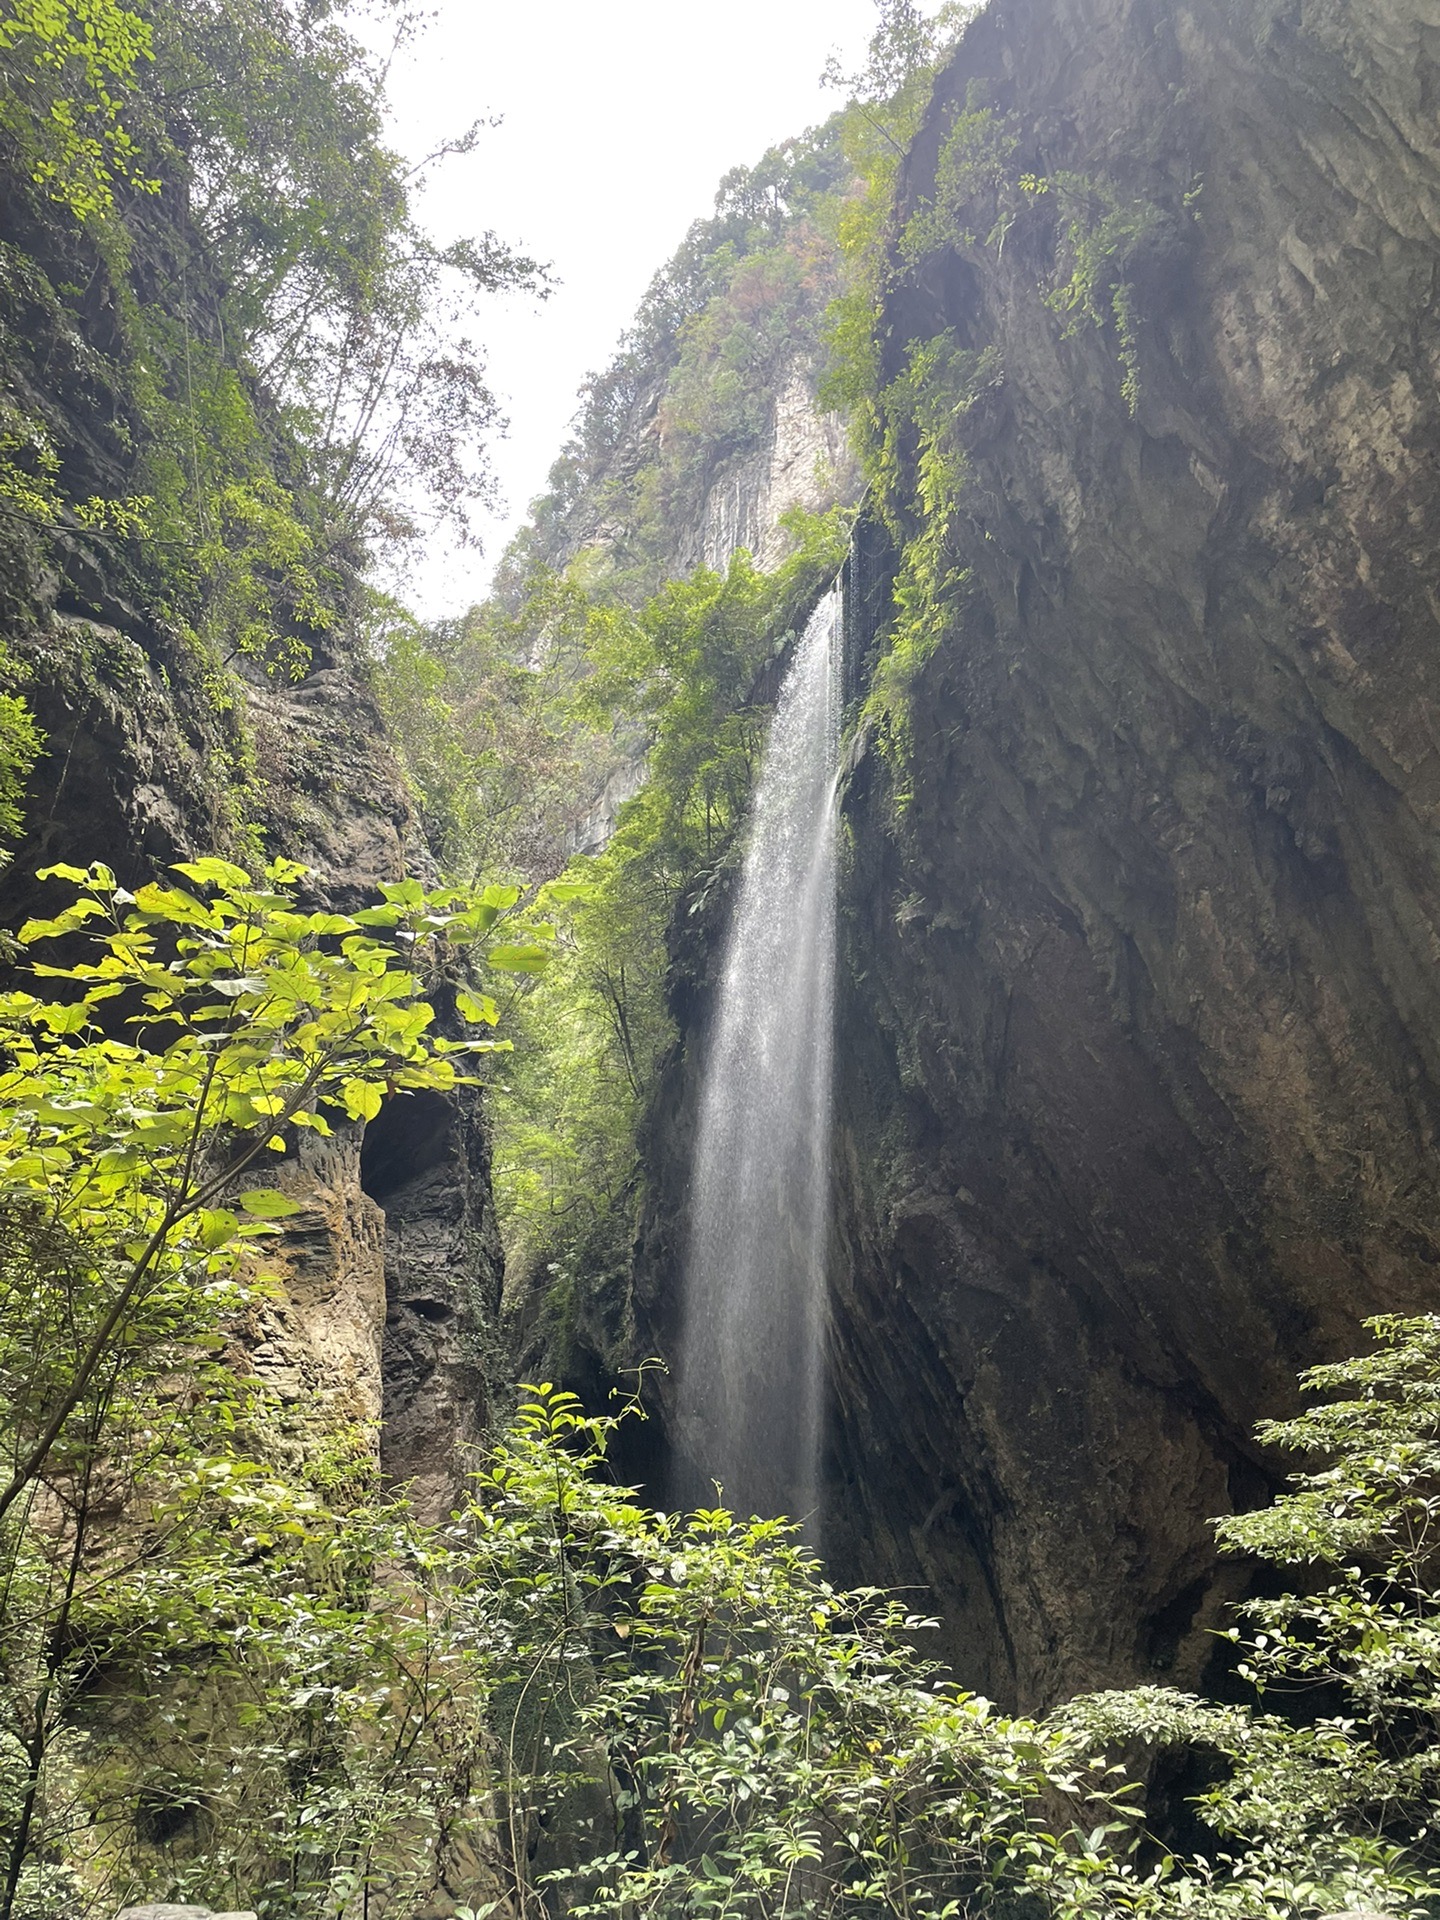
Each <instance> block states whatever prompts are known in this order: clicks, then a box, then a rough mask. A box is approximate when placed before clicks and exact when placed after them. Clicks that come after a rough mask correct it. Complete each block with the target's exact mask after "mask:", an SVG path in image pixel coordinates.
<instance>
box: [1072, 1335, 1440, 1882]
mask: <svg viewBox="0 0 1440 1920" xmlns="http://www.w3.org/2000/svg"><path fill="white" fill-rule="evenodd" d="M1367 1324H1368V1328H1369V1331H1370V1332H1371V1334H1372V1335H1373V1336H1374V1338H1375V1341H1376V1348H1375V1351H1373V1352H1371V1353H1369V1354H1365V1355H1362V1356H1360V1357H1358V1358H1356V1359H1351V1360H1343V1361H1340V1362H1337V1363H1335V1364H1333V1365H1328V1366H1321V1367H1312V1368H1310V1369H1309V1370H1308V1371H1307V1372H1306V1373H1305V1374H1303V1375H1302V1376H1301V1378H1302V1383H1303V1385H1304V1386H1305V1387H1306V1388H1308V1389H1309V1390H1310V1391H1311V1392H1314V1393H1321V1394H1324V1395H1326V1396H1327V1398H1326V1399H1325V1400H1324V1401H1323V1402H1322V1403H1321V1404H1319V1405H1317V1406H1314V1407H1311V1408H1310V1409H1308V1410H1307V1411H1306V1412H1304V1413H1302V1414H1300V1415H1299V1416H1297V1417H1296V1418H1295V1419H1293V1420H1271V1421H1266V1422H1264V1423H1262V1425H1261V1426H1260V1427H1259V1428H1258V1429H1257V1431H1258V1435H1259V1438H1260V1439H1261V1440H1262V1441H1263V1442H1264V1443H1266V1444H1267V1445H1271V1446H1276V1447H1283V1448H1285V1449H1287V1450H1289V1451H1291V1452H1293V1453H1295V1454H1298V1455H1299V1456H1300V1458H1301V1459H1302V1460H1303V1461H1305V1462H1306V1463H1307V1465H1306V1466H1305V1467H1304V1468H1302V1470H1301V1471H1299V1472H1297V1473H1296V1474H1295V1475H1294V1476H1293V1477H1292V1482H1291V1491H1289V1492H1288V1493H1285V1494H1282V1495H1281V1496H1280V1497H1279V1499H1277V1500H1276V1501H1275V1502H1274V1503H1273V1504H1272V1505H1270V1506H1267V1507H1263V1508H1261V1509H1259V1510H1258V1511H1256V1512H1254V1513H1245V1514H1236V1515H1231V1516H1229V1517H1227V1518H1226V1519H1224V1520H1222V1521H1220V1522H1219V1523H1218V1532H1219V1536H1220V1540H1221V1543H1222V1545H1224V1546H1225V1547H1226V1548H1228V1549H1229V1550H1230V1551H1232V1552H1236V1553H1243V1554H1246V1555H1248V1556H1254V1557H1255V1558H1257V1559H1258V1560H1260V1561H1261V1562H1264V1563H1268V1564H1269V1565H1271V1566H1273V1567H1276V1568H1279V1569H1281V1570H1283V1574H1284V1577H1285V1582H1286V1586H1287V1589H1288V1590H1287V1591H1285V1592H1283V1593H1282V1594H1281V1595H1280V1596H1279V1597H1277V1598H1261V1599H1254V1600H1251V1601H1248V1602H1247V1603H1246V1604H1245V1605H1243V1606H1242V1607H1241V1608H1240V1610H1239V1619H1238V1621H1237V1623H1236V1624H1235V1625H1233V1626H1231V1627H1229V1628H1228V1629H1227V1630H1226V1637H1227V1638H1228V1639H1229V1641H1230V1642H1231V1644H1232V1645H1233V1647H1234V1648H1235V1650H1236V1653H1237V1655H1238V1673H1239V1675H1240V1677H1241V1678H1242V1679H1245V1680H1247V1681H1249V1682H1250V1683H1251V1685H1253V1686H1254V1688H1255V1689H1256V1691H1257V1694H1258V1697H1259V1701H1260V1707H1261V1709H1269V1710H1256V1711H1252V1710H1250V1709H1248V1708H1245V1707H1239V1706H1236V1707H1222V1706H1216V1705H1214V1704H1212V1703H1209V1702H1207V1701H1203V1700H1198V1699H1196V1698H1194V1697H1193V1696H1190V1695H1186V1694H1180V1693H1175V1692H1172V1691H1169V1690H1167V1689H1163V1688H1139V1689H1136V1690H1134V1691H1132V1692H1129V1693H1113V1694H1102V1695H1099V1696H1096V1697H1095V1698H1093V1699H1090V1700H1082V1701H1079V1702H1076V1703H1074V1705H1073V1706H1072V1707H1070V1708H1069V1709H1067V1710H1066V1712H1065V1713H1064V1715H1062V1719H1063V1720H1064V1721H1065V1723H1066V1724H1069V1725H1073V1726H1076V1727H1079V1728H1082V1729H1087V1730H1088V1731H1089V1732H1091V1733H1092V1734H1094V1735H1098V1736H1101V1737H1104V1738H1106V1739H1110V1740H1123V1741H1126V1742H1128V1743H1137V1742H1138V1743H1142V1744H1143V1745H1146V1746H1149V1747H1151V1748H1152V1749H1162V1750H1163V1749H1166V1748H1170V1749H1179V1750H1185V1749H1187V1748H1188V1749H1190V1750H1192V1751H1198V1752H1200V1753H1201V1754H1203V1755H1205V1756H1207V1757H1208V1758H1209V1760H1210V1761H1211V1763H1212V1765H1213V1766H1215V1767H1217V1768H1218V1770H1219V1771H1220V1773H1221V1775H1222V1777H1221V1780H1220V1782H1219V1784H1217V1785H1215V1786H1214V1787H1212V1788H1210V1789H1209V1790H1207V1791H1206V1792H1204V1793H1202V1794H1201V1795H1200V1797H1199V1799H1198V1800H1197V1802H1196V1805H1197V1808H1198V1810H1199V1812H1200V1813H1201V1815H1202V1817H1203V1818H1204V1820H1205V1821H1206V1822H1207V1823H1208V1825H1209V1826H1210V1827H1211V1828H1212V1829H1213V1830H1214V1832H1215V1834H1216V1837H1217V1846H1218V1849H1219V1851H1218V1852H1217V1855H1216V1859H1215V1861H1214V1863H1213V1866H1209V1867H1207V1869H1206V1874H1207V1876H1208V1878H1209V1880H1210V1881H1211V1883H1212V1894H1213V1897H1214V1899H1215V1900H1216V1902H1217V1904H1220V1905H1222V1906H1226V1905H1228V1906H1229V1907H1230V1908H1231V1910H1239V1911H1245V1912H1259V1911H1270V1912H1288V1913H1325V1912H1335V1911H1338V1910H1340V1909H1341V1908H1346V1907H1362V1906H1363V1907H1374V1908H1379V1909H1380V1910H1382V1911H1386V1912H1389V1911H1404V1910H1416V1909H1418V1908H1419V1907H1421V1906H1424V1907H1425V1909H1426V1910H1430V1908H1431V1907H1432V1906H1433V1902H1434V1901H1435V1899H1436V1898H1437V1897H1440V1849H1437V1846H1436V1836H1435V1832H1434V1807H1435V1801H1436V1794H1437V1789H1440V1740H1437V1733H1440V1551H1437V1550H1440V1317H1437V1316H1435V1315H1428V1314H1427V1315H1423V1316H1420V1317H1417V1318H1412V1319H1404V1318H1401V1317H1399V1316H1395V1315H1386V1316H1382V1317H1381V1318H1379V1319H1375V1320H1372V1321H1370V1322H1368V1323H1367ZM1174 1867H1175V1870H1176V1871H1177V1872H1182V1873H1184V1872H1187V1871H1188V1872H1189V1873H1190V1874H1191V1875H1192V1876H1193V1875H1194V1873H1195V1869H1194V1867H1193V1866H1189V1865H1188V1863H1179V1862H1177V1863H1174ZM1227 1882H1228V1888H1229V1890H1228V1893H1227V1891H1226V1884H1227Z"/></svg>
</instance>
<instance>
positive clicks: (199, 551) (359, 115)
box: [0, 0, 543, 708]
mask: <svg viewBox="0 0 1440 1920" xmlns="http://www.w3.org/2000/svg"><path fill="white" fill-rule="evenodd" d="M344 13H345V9H344V8H343V6H342V7H332V6H329V5H324V6H312V5H310V4H308V0H145V4H143V5H141V6H138V7H137V8H136V9H135V10H127V9H125V8H124V7H121V6H119V5H118V4H115V0H16V4H14V5H13V6H12V7H11V8H10V9H9V11H8V14H7V17H6V18H5V19H3V20H0V77H3V79H4V80H5V81H6V82H7V83H8V84H7V85H6V86H5V87H4V88H3V89H0V91H3V93H4V102H3V106H0V164H3V165H4V166H5V168H6V175H7V190H14V191H16V193H17V194H18V196H20V197H22V198H28V199H29V200H30V201H31V202H32V205H31V207H30V209H29V213H28V214H27V220H26V223H25V225H24V227H23V230H24V231H25V232H26V233H27V236H28V237H27V239H26V242H25V244H26V247H27V249H29V254H28V256H27V255H21V254H19V253H18V251H17V250H16V249H15V248H14V247H13V246H7V247H6V248H5V250H4V259H3V262H0V268H3V270H0V354H3V358H4V361H5V363H6V367H7V382H6V384H7V387H8V390H9V392H10V394H11V395H12V396H13V397H12V398H10V399H6V400H4V401H3V402H0V515H3V517H4V519H5V521H6V522H7V525H8V528H9V530H10V531H11V532H12V533H13V534H14V535H15V541H14V545H15V548H16V549H17V550H19V549H21V548H22V547H23V548H25V549H26V550H27V551H28V552H29V554H30V570H31V573H32V575H35V574H37V573H38V572H39V571H40V569H41V567H42V565H43V561H42V560H41V559H40V557H39V556H41V555H43V554H44V553H45V552H46V550H47V548H48V551H49V553H50V554H51V555H52V556H54V558H55V559H56V560H58V562H59V564H60V565H61V566H62V567H63V566H67V565H71V564H73V556H75V555H76V554H77V552H78V553H79V554H81V555H83V556H84V561H83V563H82V564H83V565H84V567H85V569H86V573H87V577H91V570H92V569H94V568H96V567H98V568H99V570H100V571H102V572H103V574H104V575H105V577H106V581H107V585H108V586H110V587H111V589H112V590H114V589H115V588H117V587H118V588H119V589H121V590H123V591H124V593H125V594H126V596H127V597H128V598H129V599H130V600H131V601H132V603H134V604H137V605H139V606H141V607H143V608H144V610H145V611H146V613H147V614H148V616H149V617H150V619H151V620H152V622H154V623H155V624H157V625H162V626H163V627H165V628H168V629H171V630H173V631H175V632H178V633H179V634H180V635H182V636H183V637H185V638H186V639H188V640H189V641H190V643H191V645H192V647H193V649H194V653H195V660H196V672H197V675H199V676H201V677H203V678H205V679H207V680H208V682H209V684H210V685H211V687H212V688H213V690H214V693H215V697H216V700H217V703H218V704H219V705H220V706H221V707H222V708H224V707H227V706H233V704H234V700H233V682H232V675H231V671H230V670H231V669H232V668H234V667H235V666H236V665H237V664H240V663H244V662H246V661H249V662H253V663H259V664H260V665H262V666H263V667H264V668H265V669H266V670H267V671H269V672H272V673H274V674H277V675H281V676H285V677H292V678H293V677H298V676H299V675H301V674H303V673H304V672H305V671H306V670H307V668H308V666H309V665H310V663H311V660H312V658H313V656H314V654H315V652H316V651H317V649H319V650H322V651H323V652H324V653H325V654H328V655H332V656H333V653H334V651H335V649H336V646H337V644H343V642H342V641H341V638H340V636H341V635H342V633H343V630H344V628H345V626H346V625H347V624H348V622H349V621H350V620H351V619H352V618H353V615H354V611H355V601H356V599H357V584H356V573H357V570H358V569H359V568H360V567H361V566H362V565H363V564H364V562H365V560H366V558H367V556H368V555H369V554H370V553H373V552H374V551H375V550H376V549H378V548H380V547H386V546H393V545H394V544H395V543H397V542H403V541H405V540H407V539H409V538H411V537H412V536H413V535H415V534H416V533H417V532H418V531H419V527H420V524H421V520H422V518H423V519H424V520H425V521H426V522H427V523H433V522H434V521H435V520H437V519H447V520H449V521H450V522H451V523H452V524H454V525H456V526H458V527H460V528H461V529H462V530H463V529H464V527H466V526H467V525H468V524H469V516H470V514H471V513H472V511H473V509H474V507H475V505H476V503H477V502H478V501H479V500H482V499H484V498H486V497H487V488H488V485H489V482H488V477H487V469H486V466H485V443H486V440H487V438H488V434H489V432H490V430H491V428H492V427H493V426H494V424H495V418H496V416H495V407H494V402H493V399H492V397H491V395H490V393H489V390H488V387H487V385H486V383H485V380H484V377H483V373H482V370H481V364H480V356H479V351H478V349H477V348H476V346H475V345H474V342H473V331H474V327H473V323H474V319H475V315H476V313H477V311H478V303H479V302H480V301H481V300H482V299H483V297H484V296H485V295H486V294H488V293H489V292H491V291H493V290H494V289H496V288H499V287H515V286H521V285H523V286H527V287H531V288H539V287H540V284H541V281H542V279H543V276H542V275H541V274H540V271H539V269H538V268H537V267H536V265H535V263H534V262H532V261H529V260H525V259H523V258H520V257H519V256H517V255H515V254H513V253H511V252H510V251H509V250H508V249H506V248H505V247H504V246H503V245H502V244H501V243H500V242H499V241H498V240H497V239H496V238H495V236H494V235H492V234H488V233H486V234H481V235H480V236H478V237H476V238H473V239H467V240H460V241H457V242H454V243H452V244H450V245H447V246H440V245H438V244H437V243H435V242H433V241H432V240H431V239H430V238H429V236H428V235H427V234H426V233H425V232H424V230H423V228H422V227H421V226H420V225H419V223H418V221H417V220H416V218H415V211H414V196H415V187H416V179H415V177H414V176H413V175H412V174H410V173H407V171H406V169H405V167H404V166H403V164H402V162H401V161H400V159H399V157H398V156H397V155H396V154H395V153H393V152H392V151H391V149H390V147H389V146H388V144H387V142H386V139H385V133H384V100H383V78H384V76H383V70H382V68H381V66H380V64H379V62H378V61H374V60H372V59H371V57H370V56H369V55H368V54H367V53H366V52H365V51H364V50H363V48H362V45H361V43H360V42H359V40H357V39H356V38H355V37H354V36H353V35H352V34H351V33H350V32H349V31H347V29H346V26H345V24H344ZM396 21H397V30H398V31H400V32H402V33H403V32H408V31H411V30H412V28H413V26H414V24H415V23H414V20H413V19H412V18H411V16H409V15H408V14H406V13H404V12H403V11H401V12H398V13H397V15H396ZM478 135H479V128H478V126H477V127H476V128H472V129H471V130H470V132H469V133H467V134H465V135H464V136H462V137H461V138H460V139H458V140H456V141H454V142H451V143H449V145H448V147H445V148H443V149H442V151H443V152H452V153H453V152H461V153H464V152H468V151H470V150H471V149H472V148H473V146H474V144H475V142H476V140H477V138H478ZM160 186H163V188H164V192H163V194H161V193H155V192H152V191H151V189H153V188H157V187H160ZM182 210H183V211H182ZM30 363H33V364H30ZM57 387H58V388H63V391H57ZM21 396H23V398H21ZM75 535H79V536H81V538H80V539H79V540H77V539H75V538H72V537H71V536H75ZM28 597H33V594H32V595H27V592H26V589H25V587H24V584H23V582H17V594H16V598H17V600H18V601H19V602H20V603H21V604H22V605H23V604H24V603H25V602H26V600H27V598H28Z"/></svg>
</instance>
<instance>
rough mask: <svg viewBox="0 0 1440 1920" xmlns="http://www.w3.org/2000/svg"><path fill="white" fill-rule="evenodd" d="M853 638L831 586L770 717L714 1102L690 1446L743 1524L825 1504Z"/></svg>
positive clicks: (700, 1241)
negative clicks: (840, 780)
mask: <svg viewBox="0 0 1440 1920" xmlns="http://www.w3.org/2000/svg"><path fill="white" fill-rule="evenodd" d="M841 632H842V624H841V599H840V590H839V588H838V587H836V588H833V589H832V590H831V592H830V593H829V594H828V595H827V596H826V597H825V599H824V600H822V601H821V603H820V605H819V606H818V607H817V608H816V610H815V612H814V614H813V615H812V616H811V619H810V621H809V624H808V625H807V627H806V629H805V632H804V635H803V636H802V638H801V640H800V643H799V645H798V646H797V648H796V650H795V657H794V660H793V662H792V664H791V667H790V671H789V673H788V674H787V675H786V678H785V682H784V685H783V686H782V688H781V690H780V698H779V702H778V704H777V706H776V710H775V717H774V719H773V721H772V722H771V726H770V737H769V740H768V742H767V745H766V749H765V758H764V762H763V764H762V766H761V770H760V780H759V784H758V786H757V788H756V792H755V802H754V809H753V813H752V816H751V821H750V827H749V840H748V844H747V847H746V853H745V867H744V872H743V874H742V877H741V881H740V888H739V896H738V899H737V901H736V905H735V911H734V918H733V921H732V924H731V928H730V936H729V942H728V945H727V948H726V954H725V967H724V974H723V977H722V982H721V987H720V993H719V998H718V1003H717V1006H716V1011H715V1017H714V1024H713V1028H712V1033H711V1040H710V1049H709V1055H708V1058H707V1060H706V1063H705V1072H704V1080H703V1084H702V1091H701V1104H700V1127H699V1136H698V1141H697V1147H696V1155H695V1167H694V1175H693V1179H692V1183H691V1209H692V1211H691V1236H690V1246H689V1254H688V1259H687V1262H686V1267H685V1272H684V1278H683V1295H682V1318H681V1336H680V1347H679V1363H678V1369H677V1371H678V1380H677V1395H676V1399H677V1412H678V1425H679V1438H680V1441H681V1445H682V1448H683V1450H684V1451H685V1452H686V1453H687V1454H688V1455H689V1457H690V1458H691V1459H692V1460H693V1461H694V1463H695V1465H696V1467H697V1468H698V1469H699V1471H700V1474H701V1475H702V1476H703V1478H704V1480H705V1481H706V1482H707V1483H708V1482H709V1481H711V1480H715V1481H718V1482H719V1483H720V1486H721V1489H722V1493H723V1496H724V1500H725V1503H726V1504H727V1505H729V1506H731V1507H733V1508H735V1509H737V1510H738V1511H740V1512H742V1513H752V1512H758V1513H764V1514H778V1513H788V1514H792V1515H794V1516H796V1517H804V1516H813V1514H814V1512H815V1508H816V1503H817V1500H818V1493H819V1486H818V1480H819V1448H820V1417H821V1398H822V1385H823V1363H824V1335H825V1279H826V1276H825V1251H826V1241H827V1230H828V1192H829V1177H830V1082H831V1070H832V1063H833V1055H834V1034H833V1025H834V1021H833V1014H834V981H835V816H836V785H837V773H836V759H837V752H838V742H839V718H840V653H841Z"/></svg>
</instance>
